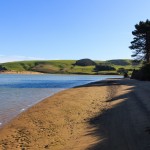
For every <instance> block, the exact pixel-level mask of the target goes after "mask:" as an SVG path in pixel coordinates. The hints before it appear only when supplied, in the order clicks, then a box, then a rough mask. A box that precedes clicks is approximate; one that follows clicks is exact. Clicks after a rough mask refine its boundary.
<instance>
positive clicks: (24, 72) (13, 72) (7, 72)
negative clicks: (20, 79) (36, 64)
mask: <svg viewBox="0 0 150 150" xmlns="http://www.w3.org/2000/svg"><path fill="white" fill-rule="evenodd" d="M0 74H44V73H41V72H34V71H1V72H0Z"/></svg>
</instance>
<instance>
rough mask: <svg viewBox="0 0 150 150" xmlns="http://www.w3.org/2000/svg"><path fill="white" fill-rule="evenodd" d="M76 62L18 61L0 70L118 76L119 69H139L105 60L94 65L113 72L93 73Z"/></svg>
mask: <svg viewBox="0 0 150 150" xmlns="http://www.w3.org/2000/svg"><path fill="white" fill-rule="evenodd" d="M75 63H76V60H43V61H41V60H40V61H37V60H36V61H18V62H8V63H2V64H0V68H5V69H6V70H7V71H17V72H21V71H35V72H42V73H63V74H97V73H98V74H118V73H117V70H118V69H119V68H124V69H127V70H129V71H132V70H133V69H134V68H139V65H137V66H133V65H132V60H123V59H119V60H107V61H95V63H96V64H109V65H110V66H112V67H114V68H115V70H114V71H109V70H108V71H99V72H94V68H95V66H77V65H75Z"/></svg>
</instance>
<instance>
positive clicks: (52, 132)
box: [0, 79, 150, 150]
mask: <svg viewBox="0 0 150 150" xmlns="http://www.w3.org/2000/svg"><path fill="white" fill-rule="evenodd" d="M149 87H150V83H149V82H141V81H135V80H130V79H109V80H105V81H100V82H95V83H91V84H88V85H84V86H80V87H76V88H71V89H69V90H65V91H62V92H59V93H57V94H55V95H53V96H51V97H49V98H47V99H45V100H43V101H41V102H40V103H38V104H36V105H35V106H33V107H31V108H30V109H28V110H27V111H25V112H23V113H22V114H20V115H19V116H18V117H16V118H15V119H13V120H12V121H11V122H10V123H8V124H7V125H5V126H4V127H3V128H2V129H0V149H1V150H44V149H50V150H86V149H87V150H149V149H150V134H149V131H150V130H149V126H150V99H149V97H150V89H149Z"/></svg>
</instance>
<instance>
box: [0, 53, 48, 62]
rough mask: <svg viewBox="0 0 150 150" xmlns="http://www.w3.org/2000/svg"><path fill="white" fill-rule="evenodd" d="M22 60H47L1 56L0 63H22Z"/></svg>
mask: <svg viewBox="0 0 150 150" xmlns="http://www.w3.org/2000/svg"><path fill="white" fill-rule="evenodd" d="M22 60H45V59H44V58H39V57H31V56H19V55H12V56H6V55H1V54H0V63H4V62H12V61H22Z"/></svg>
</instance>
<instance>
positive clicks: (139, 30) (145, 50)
mask: <svg viewBox="0 0 150 150" xmlns="http://www.w3.org/2000/svg"><path fill="white" fill-rule="evenodd" d="M132 34H133V35H134V38H133V41H132V42H131V46H130V47H129V48H130V49H131V50H134V52H133V55H132V57H136V60H137V61H141V60H144V61H145V62H146V63H150V21H149V20H148V19H147V20H146V21H145V22H143V21H140V22H139V24H136V25H135V30H134V31H133V32H132Z"/></svg>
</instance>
